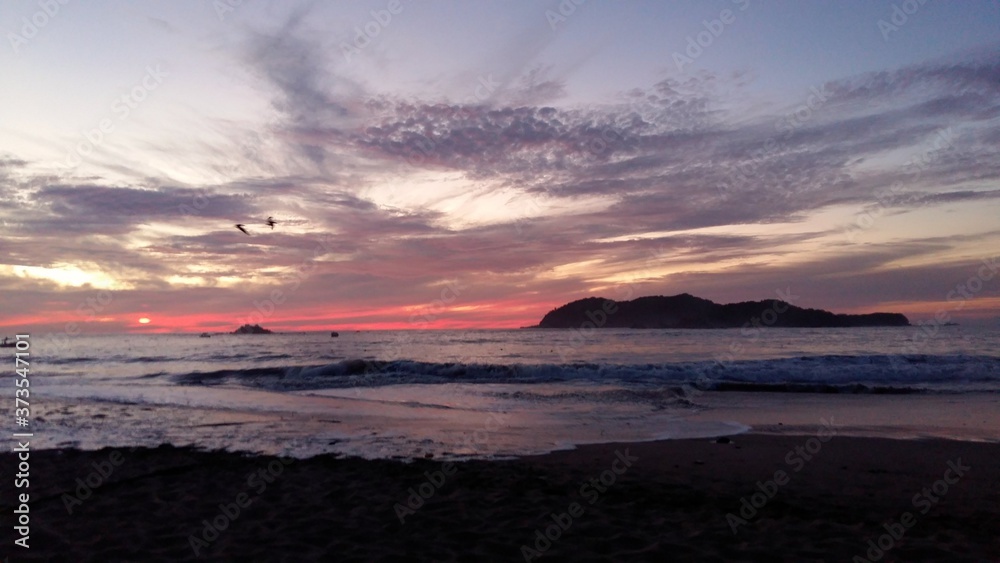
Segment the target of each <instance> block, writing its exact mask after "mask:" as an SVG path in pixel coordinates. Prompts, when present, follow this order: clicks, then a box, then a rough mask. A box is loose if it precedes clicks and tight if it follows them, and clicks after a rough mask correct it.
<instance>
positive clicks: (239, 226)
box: [236, 223, 250, 236]
mask: <svg viewBox="0 0 1000 563" xmlns="http://www.w3.org/2000/svg"><path fill="white" fill-rule="evenodd" d="M236 228H237V229H239V230H240V231H243V234H245V235H246V236H250V233H248V232H247V230H246V229H244V228H243V223H236Z"/></svg>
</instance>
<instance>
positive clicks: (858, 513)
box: [0, 433, 1000, 562]
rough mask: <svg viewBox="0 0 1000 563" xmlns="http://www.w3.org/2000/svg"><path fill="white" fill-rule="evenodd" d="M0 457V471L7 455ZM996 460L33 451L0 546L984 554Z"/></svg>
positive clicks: (769, 447) (809, 556)
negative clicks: (23, 492)
mask: <svg viewBox="0 0 1000 563" xmlns="http://www.w3.org/2000/svg"><path fill="white" fill-rule="evenodd" d="M723 441H725V440H723ZM0 458H2V459H0V467H3V468H4V474H5V475H8V474H9V472H8V469H13V468H15V467H16V465H15V463H16V462H15V459H14V457H13V454H11V453H4V454H2V455H0ZM998 460H1000V445H998V444H996V443H982V442H978V443H977V442H960V441H948V440H939V439H933V440H889V439H879V438H853V437H841V436H836V435H832V434H823V433H817V434H802V435H762V434H744V435H739V436H735V437H733V438H732V439H731V441H730V442H729V443H717V442H716V441H715V440H705V439H699V440H671V441H661V442H646V443H636V444H602V445H592V446H583V447H580V448H578V449H575V450H571V451H562V452H555V453H551V454H547V455H543V456H534V457H526V458H521V459H518V460H510V461H471V462H458V463H454V464H449V465H445V463H444V462H441V461H437V460H434V459H424V460H419V461H416V462H412V463H403V462H398V461H389V460H381V461H379V460H375V461H370V460H367V461H366V460H361V459H356V458H349V459H343V458H337V457H334V456H331V455H326V456H317V457H313V458H310V459H306V460H294V459H285V460H284V461H282V460H279V459H278V458H274V457H263V456H246V455H239V454H232V453H220V452H200V451H195V450H192V449H187V448H174V447H169V446H164V447H160V448H140V449H117V450H111V449H105V450H101V451H91V452H81V451H78V450H48V451H35V452H32V453H31V477H30V481H31V486H30V494H31V504H30V518H31V520H30V526H31V533H30V540H29V544H30V546H31V548H30V549H27V550H25V549H22V548H20V547H16V546H14V545H13V539H14V538H13V537H12V536H11V533H12V527H11V525H10V522H11V521H12V516H13V514H12V513H13V510H14V508H15V506H14V503H13V502H12V499H13V493H14V489H13V480H12V479H7V478H5V479H4V480H3V482H2V483H0V511H2V513H3V514H4V521H5V522H7V524H5V525H4V526H3V528H4V531H3V544H2V545H3V551H2V552H3V554H4V555H7V554H11V555H12V556H13V557H12V558H11V560H12V561H21V560H29V561H31V560H34V561H43V560H45V561H50V560H51V561H185V560H201V561H229V560H232V561H236V560H240V561H250V560H253V561H313V560H315V561H402V560H416V561H475V562H483V561H525V560H531V561H565V560H573V561H665V560H670V561H685V560H687V561H762V560H767V561H852V560H853V561H859V560H860V561H863V560H866V559H867V558H868V556H872V558H874V557H875V556H879V560H880V561H916V560H919V561H952V562H953V561H997V560H998V557H1000V533H998V531H1000V461H998ZM95 464H96V465H95ZM102 473H104V474H107V476H103V475H102ZM77 479H79V481H77ZM602 479H603V482H602ZM88 481H89V482H88ZM758 482H759V484H758ZM411 489H412V491H411ZM88 492H89V495H88V494H87V493H88ZM422 493H423V496H426V497H428V498H427V499H424V498H422V496H421V494H422ZM755 494H756V496H755ZM84 497H85V498H84ZM408 497H409V498H408ZM744 500H745V502H744ZM77 501H79V502H77ZM755 505H757V506H755ZM741 510H742V512H741ZM70 511H72V513H70ZM727 515H731V516H727ZM218 528H223V529H222V530H221V531H220V530H219V529H218ZM734 529H735V532H734ZM546 534H548V535H549V537H545V535H546ZM894 535H895V536H898V538H897V537H894ZM880 536H881V537H880ZM550 538H555V539H554V540H553V539H550ZM869 540H871V541H872V543H869ZM879 543H881V545H882V547H878V545H879ZM873 546H874V547H873ZM196 551H197V555H196ZM880 552H881V554H880ZM855 556H858V557H860V558H863V559H853V558H854V557H855ZM869 560H870V559H869Z"/></svg>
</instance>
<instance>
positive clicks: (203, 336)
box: [198, 332, 212, 338]
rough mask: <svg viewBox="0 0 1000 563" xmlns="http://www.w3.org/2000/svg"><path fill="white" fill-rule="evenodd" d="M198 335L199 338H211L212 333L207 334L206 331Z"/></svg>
mask: <svg viewBox="0 0 1000 563" xmlns="http://www.w3.org/2000/svg"><path fill="white" fill-rule="evenodd" d="M198 336H200V337H201V338H212V335H211V334H209V333H207V332H203V333H201V334H199V335H198Z"/></svg>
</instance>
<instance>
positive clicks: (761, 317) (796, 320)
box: [531, 293, 910, 328]
mask: <svg viewBox="0 0 1000 563" xmlns="http://www.w3.org/2000/svg"><path fill="white" fill-rule="evenodd" d="M747 326H760V327H809V328H826V327H874V326H910V321H909V320H908V319H907V318H906V316H905V315H902V314H900V313H869V314H863V315H845V314H835V313H831V312H830V311H824V310H822V309H803V308H801V307H796V306H795V305H792V304H790V303H787V302H785V301H781V300H778V299H774V300H766V301H743V302H740V303H730V304H727V305H720V304H718V303H715V302H713V301H709V300H708V299H702V298H700V297H695V296H694V295H691V294H688V293H682V294H680V295H673V296H669V297H665V296H662V295H656V296H649V297H638V298H636V299H633V300H631V301H615V300H612V299H605V298H603V297H588V298H585V299H579V300H577V301H573V302H572V303H567V304H566V305H563V306H562V307H558V308H556V309H553V310H552V311H549V312H548V313H547V314H546V315H545V316H544V317H543V318H542V320H541V322H539V323H538V325H537V326H535V327H531V328H740V327H747Z"/></svg>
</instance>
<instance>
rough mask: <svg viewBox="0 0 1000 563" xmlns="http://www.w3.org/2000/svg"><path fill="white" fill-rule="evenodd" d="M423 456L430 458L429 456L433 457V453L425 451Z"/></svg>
mask: <svg viewBox="0 0 1000 563" xmlns="http://www.w3.org/2000/svg"><path fill="white" fill-rule="evenodd" d="M424 457H425V458H427V459H430V458H432V457H434V454H432V453H431V452H427V453H425V454H424Z"/></svg>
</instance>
